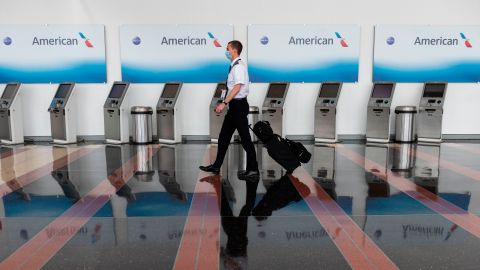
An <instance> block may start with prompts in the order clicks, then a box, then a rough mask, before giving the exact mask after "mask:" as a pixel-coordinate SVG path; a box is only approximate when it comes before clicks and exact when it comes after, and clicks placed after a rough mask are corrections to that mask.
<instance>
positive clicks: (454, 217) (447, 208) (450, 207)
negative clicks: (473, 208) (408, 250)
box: [337, 145, 480, 238]
mask: <svg viewBox="0 0 480 270" xmlns="http://www.w3.org/2000/svg"><path fill="white" fill-rule="evenodd" d="M337 150H338V153H340V154H341V155H342V156H344V157H346V158H348V159H350V160H351V161H353V162H354V163H357V164H358V165H360V166H361V167H364V168H371V167H374V166H375V167H381V165H380V164H378V163H376V162H374V161H372V160H369V159H366V158H365V157H364V156H362V155H360V154H358V153H356V152H355V151H352V150H350V149H347V148H346V147H345V146H343V145H338V146H337ZM417 153H418V152H417ZM376 175H377V176H378V177H379V178H380V179H382V180H383V181H386V182H388V183H389V184H390V185H392V186H394V187H395V188H397V189H398V190H400V191H402V192H403V193H405V194H407V195H408V196H410V197H411V198H413V199H415V200H417V201H419V202H420V203H422V204H423V205H425V206H426V207H428V208H430V209H431V210H433V211H434V212H436V213H438V214H440V215H442V216H443V217H444V218H446V219H448V220H450V221H451V222H453V223H455V224H457V225H459V226H460V227H462V228H463V229H464V230H466V231H468V232H470V233H471V234H473V235H475V236H476V237H479V238H480V218H479V217H477V216H475V215H473V214H471V213H469V212H467V211H465V210H463V209H462V208H460V207H458V206H456V205H454V204H452V203H450V202H449V201H446V200H444V199H442V198H441V197H439V196H437V195H435V194H433V193H431V192H430V191H428V190H426V189H424V188H422V187H421V186H417V185H416V184H415V183H414V182H412V181H410V180H408V179H406V178H404V177H401V176H398V175H395V174H393V173H392V172H391V171H390V170H388V172H387V177H385V175H382V174H376Z"/></svg>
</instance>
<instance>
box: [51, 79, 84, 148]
mask: <svg viewBox="0 0 480 270" xmlns="http://www.w3.org/2000/svg"><path fill="white" fill-rule="evenodd" d="M74 87H75V84H74V83H61V84H60V85H59V86H58V89H57V92H56V93H55V96H54V98H53V100H52V103H50V107H49V108H48V111H49V112H50V124H51V131H52V139H53V143H58V144H69V143H76V142H77V120H76V104H75V95H74V92H73V89H74Z"/></svg>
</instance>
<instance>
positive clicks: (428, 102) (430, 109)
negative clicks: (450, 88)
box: [417, 82, 447, 142]
mask: <svg viewBox="0 0 480 270" xmlns="http://www.w3.org/2000/svg"><path fill="white" fill-rule="evenodd" d="M446 91H447V83H445V82H427V83H425V85H424V86H423V94H422V98H421V99H420V106H419V114H418V125H417V136H418V141H420V142H422V141H423V142H441V141H442V118H443V103H444V100H445V93H446Z"/></svg>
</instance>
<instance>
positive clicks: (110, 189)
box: [0, 146, 158, 269]
mask: <svg viewBox="0 0 480 270" xmlns="http://www.w3.org/2000/svg"><path fill="white" fill-rule="evenodd" d="M152 148H153V151H152ZM142 149H145V151H142V150H139V152H137V154H136V155H135V156H133V157H132V158H130V159H129V160H128V161H127V162H126V163H125V164H123V165H122V167H120V168H118V169H117V170H115V171H114V172H113V173H112V174H111V175H110V176H108V178H107V179H105V180H103V181H102V182H100V184H98V185H97V186H96V187H95V188H94V189H93V190H91V191H90V192H89V193H88V194H87V195H85V196H84V197H83V198H82V199H81V200H80V201H78V202H77V203H75V204H74V205H73V206H72V207H70V208H69V209H68V210H67V211H65V212H64V213H63V214H62V215H61V216H59V217H58V218H56V219H55V220H54V221H52V222H51V223H50V224H49V225H47V226H46V227H45V228H44V229H42V230H41V231H40V232H39V233H37V234H36V235H35V236H34V237H33V238H32V239H30V240H29V241H28V242H27V243H25V244H24V245H22V246H21V247H20V248H18V249H17V250H16V251H15V252H14V253H13V254H11V255H10V256H9V257H7V258H6V259H5V260H4V261H2V262H1V263H0V269H40V268H42V267H43V266H44V265H45V264H46V263H47V262H48V261H49V260H50V259H51V258H52V257H53V256H54V255H55V254H56V253H57V252H58V251H59V250H60V249H61V248H62V247H63V246H64V245H65V244H66V243H67V242H68V241H69V240H70V239H71V238H72V237H73V236H74V235H75V234H76V233H77V232H78V231H79V230H80V228H81V227H82V226H83V225H85V224H86V223H87V222H88V221H89V220H90V218H91V217H92V216H93V215H95V213H96V212H97V211H98V210H100V208H102V207H103V206H104V205H105V204H106V203H107V202H108V201H109V199H110V196H111V195H113V194H114V193H115V192H116V190H117V189H118V188H119V187H121V186H123V185H124V184H125V183H126V182H127V181H128V180H129V179H130V178H131V177H132V176H133V175H134V173H135V172H136V171H137V169H138V168H139V167H140V166H139V164H138V163H137V162H138V158H137V155H145V156H144V158H143V159H141V160H148V159H150V158H151V157H152V156H153V155H154V154H155V153H156V151H157V150H158V147H156V146H153V147H152V146H145V147H144V148H142ZM67 228H68V230H69V231H71V232H72V233H71V234H61V233H60V234H58V233H55V234H53V236H52V234H51V232H52V231H55V232H61V231H63V230H64V229H67Z"/></svg>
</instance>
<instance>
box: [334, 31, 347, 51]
mask: <svg viewBox="0 0 480 270" xmlns="http://www.w3.org/2000/svg"><path fill="white" fill-rule="evenodd" d="M335 36H337V38H338V39H340V45H342V47H344V48H346V47H348V44H347V42H346V41H345V39H344V38H343V37H342V35H340V33H339V32H335Z"/></svg>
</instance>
